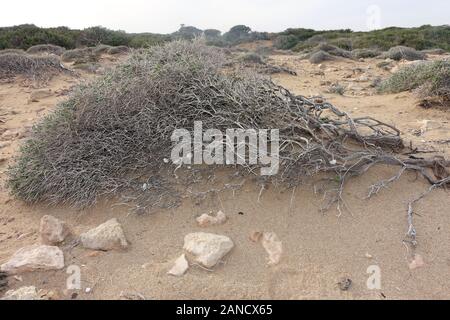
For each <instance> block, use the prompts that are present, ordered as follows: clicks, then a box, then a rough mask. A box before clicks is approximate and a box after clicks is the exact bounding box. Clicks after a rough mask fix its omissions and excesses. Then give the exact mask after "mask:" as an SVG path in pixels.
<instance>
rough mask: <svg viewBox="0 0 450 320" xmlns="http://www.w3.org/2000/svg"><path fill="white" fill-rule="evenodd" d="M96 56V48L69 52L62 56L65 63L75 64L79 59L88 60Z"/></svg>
mask: <svg viewBox="0 0 450 320" xmlns="http://www.w3.org/2000/svg"><path fill="white" fill-rule="evenodd" d="M95 56H96V54H95V53H94V48H92V47H88V48H80V49H73V50H67V51H66V52H64V53H63V54H62V56H61V60H62V61H64V62H73V61H75V60H77V59H86V58H90V57H95Z"/></svg>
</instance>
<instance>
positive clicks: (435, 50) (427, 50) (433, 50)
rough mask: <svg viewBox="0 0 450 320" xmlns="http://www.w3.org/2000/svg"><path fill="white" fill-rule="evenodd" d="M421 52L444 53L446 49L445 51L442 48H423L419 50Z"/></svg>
mask: <svg viewBox="0 0 450 320" xmlns="http://www.w3.org/2000/svg"><path fill="white" fill-rule="evenodd" d="M420 52H422V53H425V54H434V55H444V54H447V51H445V50H444V49H440V48H436V49H425V50H422V51H420Z"/></svg>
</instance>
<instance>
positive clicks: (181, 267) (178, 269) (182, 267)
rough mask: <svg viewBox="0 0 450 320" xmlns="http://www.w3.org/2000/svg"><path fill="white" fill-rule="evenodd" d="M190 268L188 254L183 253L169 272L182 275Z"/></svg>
mask: <svg viewBox="0 0 450 320" xmlns="http://www.w3.org/2000/svg"><path fill="white" fill-rule="evenodd" d="M188 269H189V263H188V261H187V260H186V255H184V254H183V255H181V256H180V257H179V258H178V259H177V260H175V264H174V266H173V267H172V269H170V270H169V272H167V273H168V274H170V275H172V276H176V277H181V276H182V275H183V274H185V273H186V271H187V270H188Z"/></svg>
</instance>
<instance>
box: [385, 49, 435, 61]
mask: <svg viewBox="0 0 450 320" xmlns="http://www.w3.org/2000/svg"><path fill="white" fill-rule="evenodd" d="M382 57H383V58H390V59H392V60H396V61H400V60H409V61H413V60H425V59H426V54H424V53H422V52H420V51H417V50H416V49H413V48H410V47H405V46H396V47H392V48H391V49H389V51H388V52H386V53H384V54H383V56H382Z"/></svg>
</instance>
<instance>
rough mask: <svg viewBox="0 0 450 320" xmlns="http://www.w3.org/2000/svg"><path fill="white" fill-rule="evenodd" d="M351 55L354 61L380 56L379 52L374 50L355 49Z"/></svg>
mask: <svg viewBox="0 0 450 320" xmlns="http://www.w3.org/2000/svg"><path fill="white" fill-rule="evenodd" d="M351 53H352V56H353V57H354V58H355V59H361V58H363V59H365V58H375V57H378V56H379V55H380V54H381V52H380V51H379V50H374V49H355V50H353V51H352V52H351Z"/></svg>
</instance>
